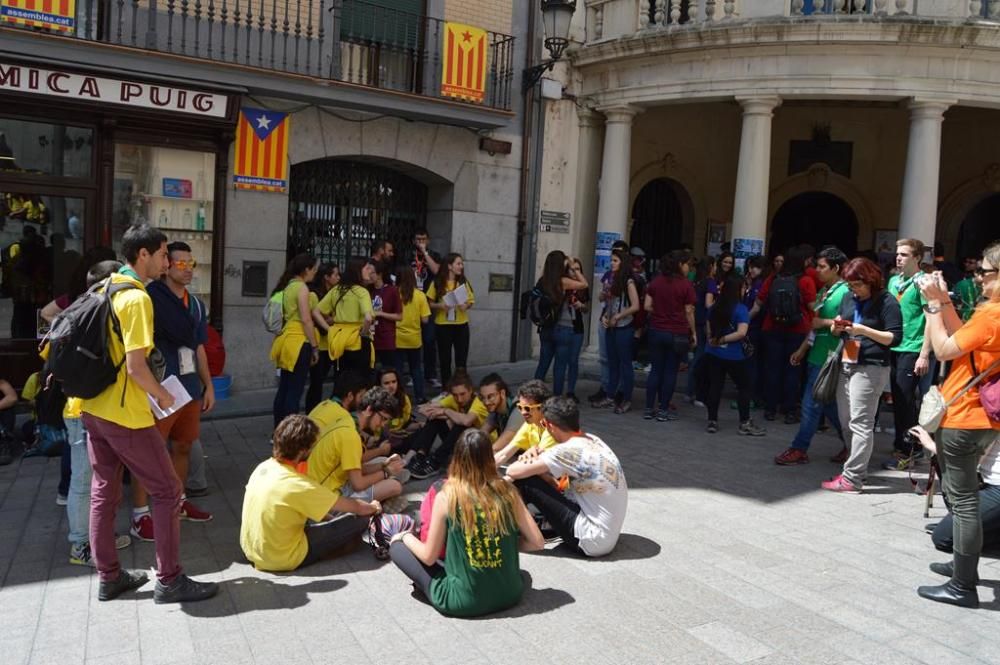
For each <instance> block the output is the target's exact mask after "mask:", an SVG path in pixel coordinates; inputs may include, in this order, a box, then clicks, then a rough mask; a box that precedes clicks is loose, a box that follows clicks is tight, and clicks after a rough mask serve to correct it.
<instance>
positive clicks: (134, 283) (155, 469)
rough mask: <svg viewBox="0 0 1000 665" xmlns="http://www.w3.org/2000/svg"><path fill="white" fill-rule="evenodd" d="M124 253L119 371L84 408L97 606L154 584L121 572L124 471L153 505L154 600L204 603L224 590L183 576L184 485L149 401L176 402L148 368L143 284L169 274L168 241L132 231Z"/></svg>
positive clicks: (114, 280) (115, 344)
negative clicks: (118, 521) (118, 536)
mask: <svg viewBox="0 0 1000 665" xmlns="http://www.w3.org/2000/svg"><path fill="white" fill-rule="evenodd" d="M121 252H122V254H123V255H124V256H125V262H126V265H125V266H124V267H123V268H122V269H121V270H120V271H119V272H117V273H115V274H113V275H112V276H111V284H119V283H127V284H129V285H130V286H131V287H132V288H127V289H124V290H121V291H118V292H117V293H116V294H115V295H114V296H113V297H112V300H111V307H112V310H113V312H114V315H115V316H116V317H117V319H118V321H119V325H120V327H121V334H120V335H119V334H118V333H117V332H115V330H114V327H113V326H112V322H111V321H108V330H109V332H108V345H109V346H108V353H109V356H110V358H111V360H112V361H113V362H115V363H116V364H118V365H119V370H118V377H117V379H116V381H115V383H114V384H112V385H110V386H108V387H107V388H106V389H105V390H104V391H103V392H102V393H101V394H99V395H98V396H97V397H94V398H93V399H86V400H84V401H83V406H82V411H83V421H84V423H85V425H86V428H87V434H88V437H89V443H90V460H91V465H92V467H93V483H92V491H91V499H90V547H91V554H92V556H93V558H94V561H95V562H96V564H97V571H98V573H99V574H100V578H101V584H100V588H99V591H98V599H99V600H111V599H113V598H117V597H118V596H120V595H121V594H122V593H124V592H126V591H130V590H132V589H138V588H139V587H141V586H142V585H144V584H145V583H146V582H147V581H148V578H147V577H146V574H145V573H144V572H142V571H127V570H123V569H122V568H121V566H120V565H119V562H118V552H117V550H116V549H115V511H116V509H117V508H118V503H119V502H120V501H121V492H122V487H121V483H122V480H121V467H122V465H123V464H124V465H125V466H127V467H128V469H129V471H131V473H132V477H133V478H135V479H137V480H138V481H139V482H141V483H142V484H143V486H145V487H146V489H147V491H148V492H149V494H150V496H151V497H152V498H153V524H154V527H155V529H156V564H157V573H156V578H157V579H156V588H155V590H154V591H153V600H154V601H155V602H157V603H176V602H191V601H196V600H205V599H206V598H211V597H212V596H214V595H215V594H216V593H217V592H218V590H219V587H218V585H217V584H215V583H214V582H196V581H194V580H192V579H190V578H189V577H187V576H186V575H185V574H184V572H183V570H182V569H181V565H180V562H179V561H178V556H179V549H180V509H181V483H180V481H178V479H177V475H176V474H175V473H174V467H173V463H172V462H171V460H170V454H169V453H168V452H167V446H166V444H165V443H164V441H163V437H162V436H161V435H160V432H159V430H158V429H157V428H156V421H155V419H154V418H153V412H152V409H151V408H150V405H149V398H150V397H152V398H153V399H154V400H156V402H157V404H159V406H160V408H161V409H169V408H170V407H171V406H173V403H174V398H173V396H172V395H171V394H170V393H169V392H167V390H166V389H165V388H164V387H163V386H161V385H160V384H159V383H158V382H157V381H156V379H155V378H154V377H153V373H152V372H151V371H150V369H149V365H148V364H147V361H146V358H147V356H148V355H149V354H150V352H151V351H152V350H153V304H152V301H151V300H150V298H149V294H147V293H146V287H145V286H144V284H145V282H147V281H149V280H152V279H158V278H159V277H160V275H162V274H163V272H164V271H165V270H166V269H167V237H166V236H165V235H164V234H163V233H162V232H161V231H159V230H157V229H154V228H152V227H150V226H147V225H145V224H143V225H141V226H133V227H130V228H129V229H128V230H127V231H126V232H125V235H124V237H123V238H122V244H121Z"/></svg>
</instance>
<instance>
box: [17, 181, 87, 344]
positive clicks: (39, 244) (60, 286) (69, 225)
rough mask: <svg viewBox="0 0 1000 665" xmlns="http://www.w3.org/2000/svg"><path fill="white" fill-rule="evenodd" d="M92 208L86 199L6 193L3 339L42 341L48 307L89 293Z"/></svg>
mask: <svg viewBox="0 0 1000 665" xmlns="http://www.w3.org/2000/svg"><path fill="white" fill-rule="evenodd" d="M86 209H87V206H86V201H85V200H84V199H82V198H71V197H64V196H47V195H40V194H33V193H27V192H15V191H0V338H13V339H33V338H37V337H41V336H42V335H44V332H45V329H46V322H45V321H44V320H43V319H42V317H41V310H42V309H43V308H44V307H45V305H47V304H48V303H49V302H51V301H52V300H55V299H57V298H60V297H61V296H68V297H69V299H72V298H74V297H75V296H76V295H78V294H79V293H80V292H82V291H83V289H84V288H85V286H86V270H85V269H84V268H82V267H81V256H82V254H83V236H84V227H85V223H86V218H85V217H86ZM61 302H63V303H67V302H68V301H67V300H65V299H63V300H61Z"/></svg>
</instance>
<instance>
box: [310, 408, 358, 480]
mask: <svg viewBox="0 0 1000 665" xmlns="http://www.w3.org/2000/svg"><path fill="white" fill-rule="evenodd" d="M363 451H364V444H363V443H361V436H360V435H359V434H358V430H357V429H356V428H355V427H354V420H353V419H352V420H351V422H350V423H349V424H347V423H338V424H337V425H334V426H331V427H330V428H329V429H328V430H327V431H326V433H325V434H323V435H322V436H321V437H320V438H319V441H317V442H316V447H315V448H313V451H312V452H311V453H310V454H309V468H308V471H307V474H308V475H309V477H310V478H311V479H313V480H314V481H316V482H317V483H319V484H320V485H322V486H323V487H326V488H328V489H330V490H333V491H339V490H340V488H341V487H343V486H344V483H346V482H347V472H348V471H351V470H353V469H360V468H361V455H362V452H363Z"/></svg>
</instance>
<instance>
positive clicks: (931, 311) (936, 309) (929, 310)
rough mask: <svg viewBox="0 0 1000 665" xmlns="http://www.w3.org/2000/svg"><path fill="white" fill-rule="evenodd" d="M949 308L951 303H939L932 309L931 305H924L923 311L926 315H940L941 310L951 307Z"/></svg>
mask: <svg viewBox="0 0 1000 665" xmlns="http://www.w3.org/2000/svg"><path fill="white" fill-rule="evenodd" d="M951 306H952V302H951V301H950V300H949V301H948V302H943V303H941V304H940V305H938V306H937V307H934V306H932V305H924V308H923V309H924V311H925V312H927V313H928V314H940V313H941V310H942V309H944V308H945V307H951Z"/></svg>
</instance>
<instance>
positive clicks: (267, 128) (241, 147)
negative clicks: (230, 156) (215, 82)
mask: <svg viewBox="0 0 1000 665" xmlns="http://www.w3.org/2000/svg"><path fill="white" fill-rule="evenodd" d="M290 123H291V118H290V117H289V115H288V114H287V113H279V112H277V111H267V110H265V109H255V108H250V107H249V106H244V107H243V108H241V109H240V119H239V122H238V123H237V125H236V164H235V166H234V168H233V184H234V185H235V186H236V189H255V190H259V191H265V192H285V191H288V134H289V132H290V130H291V126H290Z"/></svg>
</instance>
